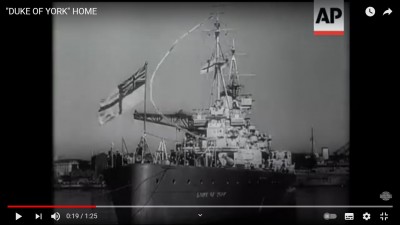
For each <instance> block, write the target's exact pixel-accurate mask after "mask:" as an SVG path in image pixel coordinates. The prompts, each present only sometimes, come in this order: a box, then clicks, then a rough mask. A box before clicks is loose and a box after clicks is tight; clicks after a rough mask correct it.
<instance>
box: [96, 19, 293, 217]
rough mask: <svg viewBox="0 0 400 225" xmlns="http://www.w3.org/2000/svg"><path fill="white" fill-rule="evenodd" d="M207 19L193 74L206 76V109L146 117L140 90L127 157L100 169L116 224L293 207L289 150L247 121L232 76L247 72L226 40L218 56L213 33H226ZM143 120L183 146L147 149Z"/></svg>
mask: <svg viewBox="0 0 400 225" xmlns="http://www.w3.org/2000/svg"><path fill="white" fill-rule="evenodd" d="M207 21H212V26H213V28H212V29H210V30H208V31H207V32H210V33H211V34H213V42H214V44H215V48H214V50H213V52H212V54H211V58H210V59H208V60H207V62H206V63H205V65H204V66H203V67H202V68H201V70H200V73H201V74H205V75H207V74H208V75H211V76H213V80H212V84H211V90H212V91H211V96H210V99H211V100H210V107H209V108H206V109H196V110H193V113H190V114H188V113H184V112H183V111H180V112H179V113H176V114H163V113H162V112H161V110H159V109H158V108H156V111H157V112H156V113H148V112H146V90H145V94H144V96H145V98H144V99H145V100H144V102H145V106H144V112H143V113H140V112H138V111H135V112H134V114H133V118H134V119H136V120H141V121H144V134H143V136H142V137H141V139H140V142H139V144H138V146H137V148H136V150H135V152H134V153H132V154H125V155H121V154H120V155H119V156H118V155H117V156H115V155H114V156H113V154H111V161H112V163H111V166H109V168H107V169H106V170H105V171H104V178H105V181H106V184H107V188H108V189H109V193H110V196H111V200H112V202H113V204H114V205H115V206H117V207H115V210H116V215H117V218H118V222H119V223H120V224H131V223H136V224H142V223H143V224H151V223H153V224H155V223H156V224H170V223H174V224H176V223H198V222H200V223H205V222H207V223H209V222H215V223H220V222H227V221H235V220H236V219H240V218H244V217H247V216H249V217H248V218H257V215H263V218H264V220H265V219H267V218H269V217H264V216H265V215H270V216H273V215H277V214H276V212H275V211H274V209H265V208H262V207H261V206H263V205H268V206H274V205H291V204H295V200H294V192H295V188H294V185H295V183H296V175H295V171H294V163H293V162H292V158H291V157H292V155H291V152H290V151H278V150H274V149H273V148H272V146H271V140H272V138H271V136H270V135H269V134H267V133H263V132H262V131H259V130H258V128H257V127H256V126H255V124H253V123H252V122H251V118H250V115H251V112H252V108H253V102H254V100H253V98H252V95H251V94H249V93H242V92H243V88H244V86H243V85H242V84H241V83H240V78H241V77H242V76H252V74H247V75H246V74H240V73H239V72H238V67H237V60H236V57H235V56H236V49H235V44H234V41H233V42H232V46H231V48H230V49H228V51H227V52H226V53H225V52H224V51H223V49H222V46H221V44H220V38H221V37H220V36H222V35H220V34H221V33H222V32H224V31H225V30H226V29H225V28H222V27H221V22H220V18H219V16H218V14H215V15H213V16H210V18H209V19H208V20H207ZM196 28H197V27H196ZM192 30H193V29H192ZM171 49H172V48H171ZM146 66H147V64H146ZM225 71H226V72H225ZM153 75H154V74H153ZM146 76H147V75H146ZM146 79H147V78H146ZM147 80H148V79H147ZM150 81H151V80H150ZM147 83H148V82H146V83H145V85H144V86H146V85H147ZM149 85H150V88H151V82H150V84H149ZM150 90H151V89H150ZM150 92H151V91H150ZM150 95H151V93H150ZM151 97H152V96H150V98H151ZM153 105H154V104H153ZM146 122H147V123H149V122H151V123H158V124H163V125H166V126H171V127H175V128H177V130H179V131H181V132H183V134H184V135H183V136H184V137H183V140H180V141H178V142H176V143H175V148H174V149H172V150H170V151H167V148H166V144H165V139H164V138H162V137H160V140H161V141H160V145H159V148H158V149H154V150H152V149H150V148H149V146H148V144H147V139H146V137H147V136H148V135H152V134H151V132H149V131H148V130H146ZM118 157H119V158H118ZM118 206H120V207H118ZM257 206H259V208H257ZM246 207H248V208H246ZM243 208H244V209H243ZM275 210H276V209H275ZM201 218H203V219H204V220H203V222H201V220H199V219H201ZM236 221H237V220H236ZM248 221H249V220H248Z"/></svg>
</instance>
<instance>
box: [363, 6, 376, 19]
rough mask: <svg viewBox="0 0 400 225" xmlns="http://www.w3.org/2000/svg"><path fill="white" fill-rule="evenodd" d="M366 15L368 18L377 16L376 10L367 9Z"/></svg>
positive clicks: (372, 8)
mask: <svg viewBox="0 0 400 225" xmlns="http://www.w3.org/2000/svg"><path fill="white" fill-rule="evenodd" d="M365 14H367V16H369V17H372V16H374V15H375V9H374V7H371V6H370V7H368V8H366V9H365Z"/></svg>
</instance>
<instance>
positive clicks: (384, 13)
mask: <svg viewBox="0 0 400 225" xmlns="http://www.w3.org/2000/svg"><path fill="white" fill-rule="evenodd" d="M391 13H392V10H391V9H390V8H388V9H387V10H385V12H383V16H384V15H386V14H388V15H390V14H391Z"/></svg>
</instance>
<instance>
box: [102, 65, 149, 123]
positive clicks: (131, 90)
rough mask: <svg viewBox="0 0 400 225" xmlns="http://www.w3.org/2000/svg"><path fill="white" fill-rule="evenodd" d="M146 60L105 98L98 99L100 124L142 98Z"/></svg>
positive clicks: (131, 106)
mask: <svg viewBox="0 0 400 225" xmlns="http://www.w3.org/2000/svg"><path fill="white" fill-rule="evenodd" d="M146 73H147V62H146V63H145V64H144V66H143V67H141V68H140V69H139V70H138V71H136V73H134V74H133V75H132V76H131V77H129V78H128V79H127V80H125V81H124V82H122V83H121V84H119V85H118V87H117V88H116V89H114V91H113V92H111V94H110V95H109V96H108V97H107V98H106V99H102V100H101V101H100V109H99V112H98V118H99V123H100V125H103V124H105V123H107V122H108V121H110V120H112V119H114V118H115V117H117V116H118V115H121V114H122V113H124V112H126V111H128V110H130V109H132V108H133V107H134V106H135V105H137V104H139V103H140V102H142V101H143V99H144V92H145V86H146V85H145V82H146Z"/></svg>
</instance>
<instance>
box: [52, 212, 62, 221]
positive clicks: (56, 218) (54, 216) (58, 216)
mask: <svg viewBox="0 0 400 225" xmlns="http://www.w3.org/2000/svg"><path fill="white" fill-rule="evenodd" d="M60 217H61V216H60V213H58V212H55V213H53V214H52V215H51V218H52V219H54V220H55V221H58V220H59V219H60Z"/></svg>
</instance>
